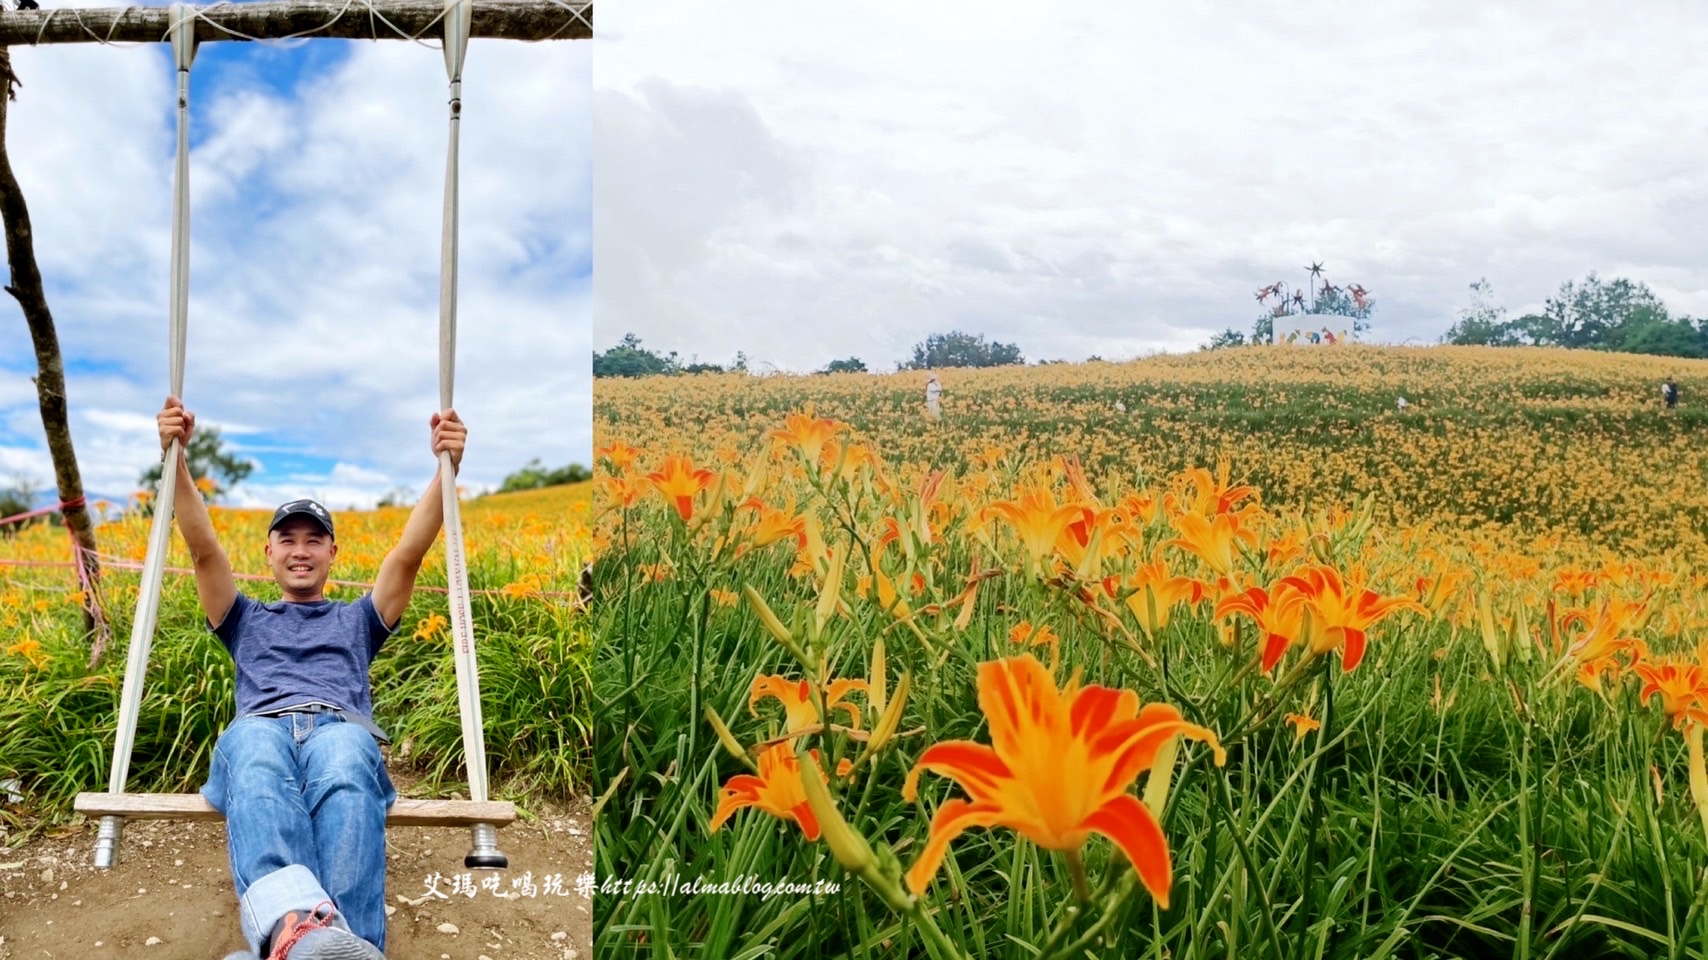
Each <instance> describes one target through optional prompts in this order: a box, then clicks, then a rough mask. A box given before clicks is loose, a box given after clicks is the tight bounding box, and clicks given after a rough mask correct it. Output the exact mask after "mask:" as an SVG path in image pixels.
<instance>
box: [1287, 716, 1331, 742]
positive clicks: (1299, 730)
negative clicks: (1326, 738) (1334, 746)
mask: <svg viewBox="0 0 1708 960" xmlns="http://www.w3.org/2000/svg"><path fill="white" fill-rule="evenodd" d="M1282 719H1283V720H1285V721H1287V722H1288V723H1290V724H1292V725H1293V740H1294V741H1295V742H1297V741H1299V740H1303V739H1305V736H1306V734H1309V733H1310V732H1311V731H1312V730H1321V729H1322V727H1323V725H1322V721H1321V720H1318V719H1316V718H1315V717H1308V716H1306V715H1304V714H1302V713H1289V714H1287V715H1286V716H1285V717H1283V718H1282Z"/></svg>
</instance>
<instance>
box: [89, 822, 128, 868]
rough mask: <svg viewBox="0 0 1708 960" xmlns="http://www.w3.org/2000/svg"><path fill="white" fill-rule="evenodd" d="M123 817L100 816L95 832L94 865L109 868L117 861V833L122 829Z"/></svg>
mask: <svg viewBox="0 0 1708 960" xmlns="http://www.w3.org/2000/svg"><path fill="white" fill-rule="evenodd" d="M124 824H125V818H124V817H102V818H101V826H100V828H99V829H97V830H96V832H95V866H97V867H99V868H101V869H102V870H106V869H109V868H111V867H113V866H115V865H117V864H118V862H119V834H120V833H122V832H123V831H124Z"/></svg>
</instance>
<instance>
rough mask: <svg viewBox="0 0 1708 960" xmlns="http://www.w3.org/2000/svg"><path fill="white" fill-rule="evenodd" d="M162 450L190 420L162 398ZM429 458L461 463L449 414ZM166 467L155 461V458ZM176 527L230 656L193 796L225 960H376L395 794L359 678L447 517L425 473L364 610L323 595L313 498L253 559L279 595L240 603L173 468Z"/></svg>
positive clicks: (327, 556) (219, 552)
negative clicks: (212, 874)
mask: <svg viewBox="0 0 1708 960" xmlns="http://www.w3.org/2000/svg"><path fill="white" fill-rule="evenodd" d="M156 421H157V424H158V427H159V433H160V445H161V449H162V450H165V449H168V448H169V447H170V445H171V443H172V441H174V440H177V441H178V442H179V445H180V449H182V448H183V447H186V446H188V444H189V442H190V437H191V435H192V434H193V432H194V430H195V426H196V417H195V414H194V413H192V412H191V411H189V410H186V409H185V408H184V405H183V403H182V402H181V401H179V400H178V398H176V397H167V398H166V403H165V405H164V406H163V407H162V408H161V410H160V413H159V414H158V415H157V416H156ZM429 428H430V430H431V446H432V451H433V455H434V457H435V458H436V457H438V456H439V454H440V453H441V452H449V453H450V455H451V463H452V466H453V468H456V467H459V466H460V465H461V463H462V457H463V449H464V446H465V445H466V442H467V438H468V428H467V427H465V426H464V425H463V423H462V421H461V419H460V418H458V416H457V414H456V411H454V410H443V411H440V412H439V413H435V414H433V416H432V418H431V420H430V422H429ZM163 456H164V454H163ZM166 468H167V469H175V470H176V471H177V473H178V480H177V493H176V497H175V499H174V502H173V518H174V519H175V520H176V521H177V524H178V531H179V533H180V534H182V535H183V538H184V543H185V545H186V546H188V547H189V549H190V555H191V557H192V560H193V562H194V565H195V577H196V592H197V596H198V598H199V600H200V602H201V607H202V610H203V612H204V613H205V614H206V616H207V627H208V629H209V630H211V631H212V632H213V633H214V635H215V636H217V637H219V639H220V642H221V643H223V644H224V645H225V648H226V650H227V651H228V652H229V653H230V654H231V657H232V660H233V662H234V664H235V666H236V674H237V719H235V720H234V721H232V723H231V724H230V725H229V726H227V727H226V729H225V731H224V732H223V733H222V734H221V735H220V738H219V741H218V743H217V744H216V745H215V747H214V754H213V760H212V763H211V769H210V770H209V776H208V782H207V784H206V785H205V786H204V787H203V788H202V795H203V796H204V797H206V798H207V801H208V803H209V804H211V805H212V806H213V807H214V808H215V809H217V810H219V811H220V812H221V813H222V814H223V815H224V816H225V823H226V837H227V843H228V845H229V848H230V856H231V873H232V881H233V883H234V885H235V887H236V892H237V896H238V900H239V904H240V907H241V913H240V916H241V923H242V927H243V935H244V939H245V940H246V941H247V942H248V943H249V946H250V951H251V952H248V953H242V952H240V953H236V954H232V955H230V956H228V957H227V958H226V960H259V958H261V957H266V958H268V960H285V958H287V957H288V958H289V960H373V958H378V960H383V958H384V954H383V953H382V951H383V949H384V946H385V926H386V916H385V820H386V811H387V810H388V809H389V808H390V806H391V804H392V801H393V800H395V799H396V797H397V791H396V789H395V788H394V787H393V786H392V783H391V779H390V777H389V776H388V775H387V773H386V769H385V763H384V760H383V758H382V757H381V755H380V751H379V741H381V740H387V739H388V738H387V737H386V735H385V734H384V733H383V732H382V731H381V730H380V728H379V727H378V726H377V725H375V723H374V721H373V718H372V713H373V705H372V688H371V686H370V684H369V677H368V666H369V664H370V663H371V662H372V660H373V657H374V655H375V654H376V653H378V652H379V649H380V647H381V645H382V644H384V643H385V641H386V639H387V638H388V637H390V636H391V634H392V632H393V631H394V630H396V629H397V626H398V623H399V621H400V620H401V619H402V617H403V613H404V610H405V609H406V608H407V607H408V606H409V598H410V595H411V593H413V591H414V588H415V579H416V576H417V574H418V573H419V572H420V569H421V564H422V561H423V560H424V559H425V558H426V556H427V551H428V550H429V549H430V548H431V547H432V545H433V541H434V540H435V539H436V538H437V536H438V534H439V528H440V526H441V525H442V524H443V521H444V506H443V504H444V501H443V499H442V496H443V495H442V493H441V489H440V484H439V478H438V474H437V473H435V475H434V478H433V480H432V482H431V483H429V484H428V486H427V489H426V491H425V492H423V493H422V495H421V499H420V501H419V502H418V503H417V504H416V505H415V509H414V512H413V513H411V514H410V517H409V521H408V523H407V524H406V525H405V527H404V530H403V533H402V535H401V537H400V538H399V540H398V543H397V545H396V546H395V547H393V548H392V550H391V551H390V552H389V553H388V554H387V555H386V557H385V559H384V560H383V561H382V562H381V564H380V568H379V573H378V575H377V577H376V582H375V584H374V588H373V590H372V591H371V592H369V593H367V594H365V595H364V596H362V597H361V598H360V599H357V600H355V601H350V602H340V601H333V600H328V599H326V596H325V588H326V582H327V579H328V577H329V576H330V575H331V570H332V563H333V561H334V560H335V559H336V558H337V556H338V544H337V539H336V534H335V532H334V529H333V526H334V525H333V520H332V516H331V514H330V512H328V511H327V509H326V507H325V506H323V505H322V504H320V503H318V502H316V501H314V500H309V499H299V500H292V501H290V502H288V503H285V504H283V505H282V506H280V507H279V508H278V509H277V510H276V511H275V512H274V514H273V519H272V522H271V524H270V525H269V526H268V529H267V532H266V541H265V544H264V546H263V551H264V553H265V555H266V557H267V562H268V566H269V567H270V568H271V570H272V573H273V578H274V580H275V581H276V582H277V583H278V586H279V591H280V594H281V597H280V599H279V600H278V601H276V602H264V601H262V600H259V599H256V598H254V597H250V596H247V595H245V594H243V593H240V592H239V591H238V589H237V582H236V579H235V577H234V576H233V574H232V568H231V561H230V559H229V557H228V556H227V554H226V551H225V549H224V548H223V547H222V546H221V544H220V543H219V540H218V538H217V537H216V535H215V532H214V527H213V522H212V520H211V519H210V517H209V514H208V508H207V505H206V503H204V502H203V500H202V496H201V494H200V493H198V492H197V490H196V486H195V484H194V482H193V481H192V480H191V478H190V474H189V467H188V465H187V464H186V463H185V461H184V459H183V458H182V457H179V458H178V462H177V463H176V464H167V466H166Z"/></svg>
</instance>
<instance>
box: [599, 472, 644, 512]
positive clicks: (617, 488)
mask: <svg viewBox="0 0 1708 960" xmlns="http://www.w3.org/2000/svg"><path fill="white" fill-rule="evenodd" d="M593 490H594V493H595V494H596V495H598V496H600V497H602V498H604V499H606V500H609V501H611V502H613V503H616V504H617V505H619V506H621V507H623V508H624V509H628V508H629V507H632V506H634V505H635V504H636V503H639V502H640V498H641V494H643V493H645V492H646V487H644V486H643V485H641V484H640V483H639V482H637V481H636V480H634V479H631V478H629V477H616V476H611V475H610V474H606V475H605V476H602V477H600V478H599V479H598V480H595V481H594V485H593Z"/></svg>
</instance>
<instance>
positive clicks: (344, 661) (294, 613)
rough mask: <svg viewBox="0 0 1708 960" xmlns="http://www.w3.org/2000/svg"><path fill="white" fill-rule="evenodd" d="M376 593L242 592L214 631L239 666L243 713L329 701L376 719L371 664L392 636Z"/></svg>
mask: <svg viewBox="0 0 1708 960" xmlns="http://www.w3.org/2000/svg"><path fill="white" fill-rule="evenodd" d="M392 629H393V628H392V627H387V626H386V625H385V623H384V622H383V621H382V620H381V619H380V614H379V611H378V610H375V609H374V597H373V594H371V593H370V594H365V595H364V596H363V597H362V599H360V600H356V601H354V602H348V603H346V602H339V601H334V600H320V601H317V602H315V603H290V602H288V601H284V600H279V601H275V602H273V603H262V602H260V601H259V600H256V599H254V598H253V597H248V596H244V595H243V594H241V593H239V594H238V595H237V599H236V600H235V601H234V602H233V603H232V605H231V612H229V613H227V614H226V615H225V619H224V620H223V621H221V622H220V625H219V626H218V627H217V628H214V631H213V632H214V636H216V637H219V639H220V641H221V642H223V643H224V644H225V648H226V649H227V650H228V651H230V652H231V659H232V660H233V661H234V662H235V663H236V664H237V715H238V716H240V717H246V716H249V715H250V714H254V713H271V712H273V711H277V710H283V709H285V708H286V707H296V706H303V705H305V704H309V703H314V702H322V703H330V704H332V705H333V706H335V707H337V708H339V709H340V710H346V711H349V712H351V713H358V714H361V715H362V716H363V717H367V718H368V719H369V720H370V721H371V720H372V719H373V713H374V704H373V693H372V690H371V689H370V687H369V684H368V665H369V664H370V663H372V662H373V659H374V655H375V654H376V653H378V652H379V649H380V646H381V645H382V644H384V643H385V640H386V638H387V637H389V636H391V632H392Z"/></svg>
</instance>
